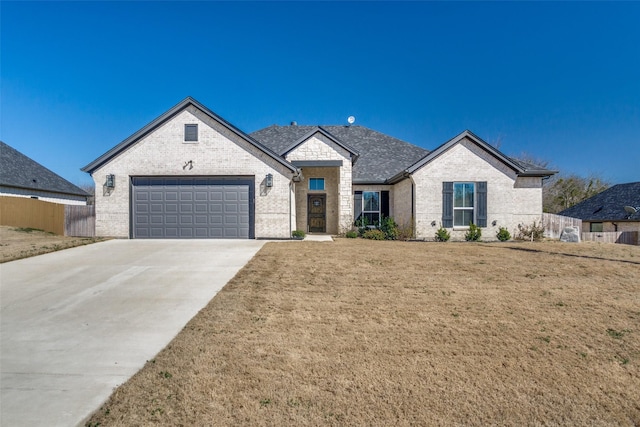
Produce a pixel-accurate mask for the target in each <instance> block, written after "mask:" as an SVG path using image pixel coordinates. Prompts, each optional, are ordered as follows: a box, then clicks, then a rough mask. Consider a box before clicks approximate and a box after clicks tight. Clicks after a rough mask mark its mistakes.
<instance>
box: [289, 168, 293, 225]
mask: <svg viewBox="0 0 640 427" xmlns="http://www.w3.org/2000/svg"><path fill="white" fill-rule="evenodd" d="M292 191H293V180H292V181H289V237H291V236H292V235H293V230H292V229H291V218H292V216H291V215H292V213H293V212H292V211H291V192H292Z"/></svg>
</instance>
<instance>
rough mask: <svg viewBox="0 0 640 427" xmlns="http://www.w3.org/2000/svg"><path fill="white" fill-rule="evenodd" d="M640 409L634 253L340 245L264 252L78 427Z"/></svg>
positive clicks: (548, 419) (518, 419)
mask: <svg viewBox="0 0 640 427" xmlns="http://www.w3.org/2000/svg"><path fill="white" fill-rule="evenodd" d="M158 327H161V325H158ZM639 402H640V247H633V246H627V245H604V244H588V243H583V244H562V243H557V242H544V243H506V244H504V243H487V244H485V243H451V242H449V243H411V242H389V241H382V242H379V241H365V240H361V239H357V240H351V239H338V240H337V241H336V242H334V243H318V242H282V243H269V244H267V245H265V247H264V248H263V249H262V250H261V251H260V252H259V253H258V255H256V257H255V258H254V259H253V260H252V261H251V262H250V263H249V264H248V265H247V266H246V267H245V268H244V269H243V270H242V271H240V272H239V273H238V275H237V276H236V277H235V278H234V279H233V280H232V281H231V282H230V283H229V284H228V285H227V286H226V287H225V288H224V289H223V290H222V291H221V292H220V293H219V294H218V295H217V296H216V297H215V298H214V299H213V300H212V301H211V302H210V303H209V305H208V306H207V307H206V308H205V309H203V310H202V311H201V312H200V313H199V314H198V315H197V316H196V317H195V318H193V319H192V320H191V322H189V324H188V325H187V326H186V327H185V328H184V330H183V331H182V332H181V333H180V334H179V335H178V336H177V337H176V338H175V340H174V341H173V342H172V343H171V344H170V345H169V346H168V347H167V348H166V349H164V350H163V351H162V352H161V353H160V354H159V355H158V356H157V357H156V358H155V359H154V360H150V361H149V362H148V363H147V364H146V366H145V367H144V368H143V369H142V370H141V371H140V372H139V373H138V374H136V375H135V376H134V377H133V378H132V379H131V380H130V381H128V382H127V383H126V384H124V385H122V386H121V387H119V388H118V389H117V390H116V391H115V392H114V394H113V395H112V396H111V398H110V399H109V401H108V402H107V403H105V405H104V406H103V407H102V408H101V409H100V410H99V411H97V412H96V413H95V414H94V416H93V417H92V418H91V420H89V422H88V425H97V423H100V424H99V425H101V426H131V425H154V424H158V425H172V426H173V425H176V426H178V425H184V426H191V425H230V426H231V425H234V426H235V425H247V426H286V425H367V426H403V425H407V426H408V425H429V426H431V425H490V424H498V425H540V424H547V425H549V424H551V425H603V426H604V425H638V424H640V404H639Z"/></svg>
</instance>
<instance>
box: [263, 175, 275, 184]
mask: <svg viewBox="0 0 640 427" xmlns="http://www.w3.org/2000/svg"><path fill="white" fill-rule="evenodd" d="M264 185H265V187H273V175H272V174H270V173H268V174H267V176H266V178H265V183H264Z"/></svg>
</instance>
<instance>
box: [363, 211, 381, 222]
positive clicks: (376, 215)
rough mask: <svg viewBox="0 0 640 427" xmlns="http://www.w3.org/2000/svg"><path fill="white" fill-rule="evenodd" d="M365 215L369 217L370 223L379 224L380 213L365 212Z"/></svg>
mask: <svg viewBox="0 0 640 427" xmlns="http://www.w3.org/2000/svg"><path fill="white" fill-rule="evenodd" d="M363 216H364V217H365V218H367V224H368V225H378V222H379V221H380V214H379V213H365V214H363Z"/></svg>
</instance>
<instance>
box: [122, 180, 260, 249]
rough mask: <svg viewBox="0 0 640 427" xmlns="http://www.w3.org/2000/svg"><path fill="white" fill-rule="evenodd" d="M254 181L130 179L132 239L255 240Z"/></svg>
mask: <svg viewBox="0 0 640 427" xmlns="http://www.w3.org/2000/svg"><path fill="white" fill-rule="evenodd" d="M253 193H254V178H253V177H133V178H131V237H132V238H134V239H136V238H137V239H170V238H176V239H212V238H214V239H215V238H219V239H251V238H254V207H253V204H252V200H253V198H254V196H253Z"/></svg>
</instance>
